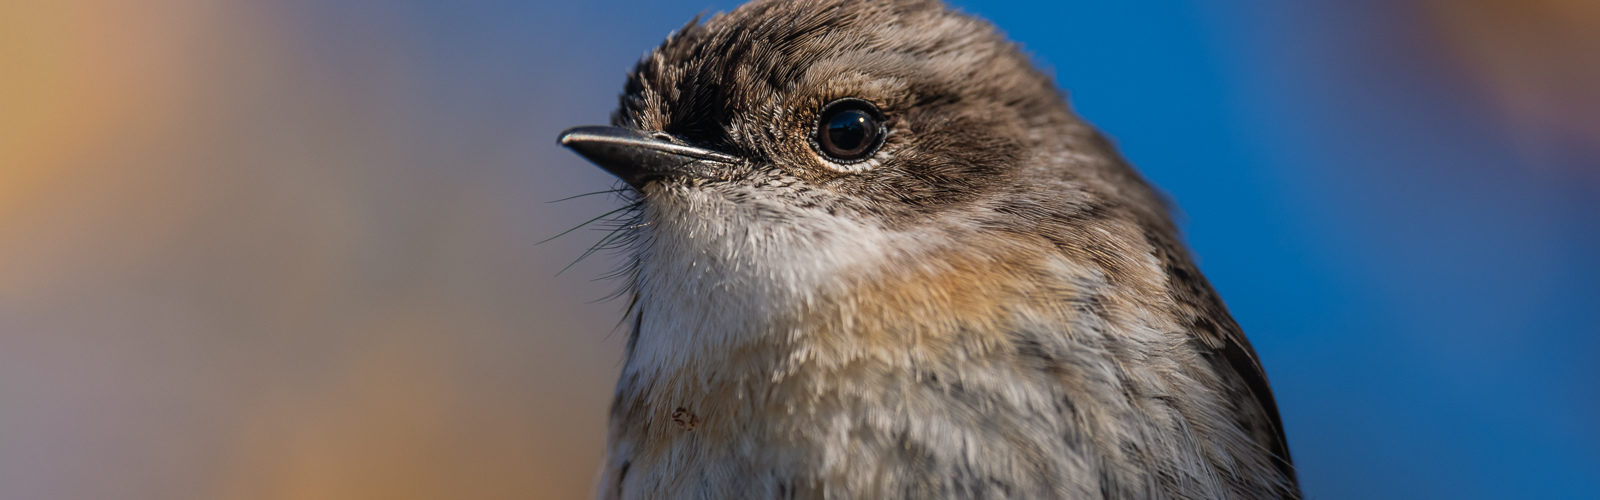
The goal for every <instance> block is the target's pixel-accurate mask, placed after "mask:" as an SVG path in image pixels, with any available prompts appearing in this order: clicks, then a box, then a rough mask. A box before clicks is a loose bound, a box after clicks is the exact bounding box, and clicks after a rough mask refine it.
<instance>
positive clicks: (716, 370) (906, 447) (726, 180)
mask: <svg viewBox="0 0 1600 500" xmlns="http://www.w3.org/2000/svg"><path fill="white" fill-rule="evenodd" d="M845 97H853V98H859V99H864V100H867V101H870V102H873V103H875V104H876V105H877V106H878V107H879V108H881V109H882V111H883V113H884V115H885V116H886V117H887V120H888V122H887V129H888V130H889V136H888V139H887V141H886V143H885V144H884V146H883V148H882V149H881V150H880V151H878V152H877V153H876V155H875V156H873V157H872V158H871V159H870V160H869V161H867V162H864V163H862V164H857V166H851V167H848V168H846V167H842V166H840V165H836V164H833V163H832V162H830V161H829V160H827V159H826V158H824V157H823V156H821V155H819V154H818V153H817V152H816V151H815V150H814V145H813V143H812V142H811V141H810V140H809V137H810V134H811V131H812V130H814V129H815V122H816V120H817V114H818V110H819V109H820V108H821V107H822V106H823V105H824V104H826V103H828V102H831V101H833V100H836V99H840V98H845ZM612 122H613V125H617V126H621V127H627V128H630V129H636V130H644V131H650V132H660V133H664V134H666V136H670V137H672V138H673V140H674V141H681V142H682V143H685V144H690V145H694V146H698V147H703V148H707V149H711V150H715V151H718V152H722V153H725V154H728V155H731V156H732V157H736V158H738V159H739V161H738V162H734V163H729V164H725V165H716V166H714V168H715V169H716V170H715V175H711V176H697V177H684V178H670V177H669V178H665V179H662V180H659V181H655V182H652V183H650V184H648V185H645V186H643V187H642V188H640V189H639V190H638V191H637V192H636V193H634V194H633V196H635V197H637V201H638V202H639V203H638V208H637V210H636V211H635V212H634V213H633V214H632V215H631V218H632V219H631V224H629V225H628V226H627V228H626V229H624V230H625V231H628V232H629V234H628V236H629V237H631V241H632V243H631V245H630V246H629V252H631V253H630V255H631V256H632V257H634V259H633V262H632V266H631V268H630V270H631V272H630V273H628V274H627V275H626V276H627V277H628V278H627V279H629V280H630V282H629V289H630V292H631V295H632V300H633V302H632V304H633V307H632V308H631V311H630V314H635V315H637V317H636V318H635V320H636V322H635V323H634V325H635V326H634V328H633V331H632V332H631V333H630V336H629V340H628V349H627V359H626V361H625V363H624V366H623V369H622V374H621V377H620V380H619V382H618V387H617V394H616V400H615V403H614V405H613V408H612V412H611V424H610V437H609V445H608V450H607V458H606V462H605V464H604V466H603V467H604V470H603V474H602V478H601V481H600V484H599V486H598V488H599V491H598V494H599V496H601V497H603V498H946V497H950V498H1091V497H1106V498H1218V497H1236V498H1270V497H1293V496H1298V487H1297V486H1296V482H1295V478H1294V473H1293V468H1292V466H1291V465H1290V462H1289V457H1288V449H1287V445H1286V443H1285V442H1284V438H1283V433H1282V430H1281V425H1280V423H1279V421H1278V416H1277V410H1276V408H1275V406H1274V403H1273V401H1272V396H1271V394H1270V392H1269V391H1268V388H1267V385H1266V380H1265V377H1264V375H1263V373H1262V370H1261V367H1260V364H1259V362H1258V361H1257V360H1256V358H1255V353H1254V352H1253V351H1252V350H1251V348H1250V346H1249V343H1248V342H1247V341H1246V340H1245V338H1244V336H1243V334H1242V332H1241V331H1240V330H1239V327H1238V326H1237V324H1236V323H1235V322H1234V321H1233V319H1232V318H1231V317H1230V316H1229V315H1228V313H1227V311H1226V309H1225V308H1224V307H1223V305H1222V303H1221V301H1220V300H1219V299H1218V298H1217V297H1216V295H1215V293H1214V292H1213V291H1212V289H1211V287H1210V285H1209V284H1208V283H1207V282H1206V281H1205V278H1204V277H1203V276H1201V274H1200V273H1199V272H1198V271H1197V270H1196V268H1195V266H1194V265H1193V264H1192V263H1191V261H1190V259H1189V256H1188V253H1187V251H1186V250H1184V248H1183V246H1182V244H1181V243H1180V241H1179V239H1178V237H1177V234H1176V230H1175V228H1174V226H1173V224H1172V223H1171V221H1170V220H1169V218H1168V215H1167V208H1166V206H1165V204H1164V203H1163V200H1162V199H1161V197H1160V196H1159V195H1158V194H1156V192H1155V191H1153V190H1152V189H1151V188H1150V187H1149V186H1148V185H1147V184H1146V183H1145V182H1144V181H1143V180H1142V179H1141V177H1140V176H1139V175H1138V174H1137V173H1136V172H1135V171H1134V170H1133V169H1131V168H1130V167H1129V166H1128V165H1127V164H1126V163H1125V162H1124V161H1123V160H1122V159H1121V158H1120V157H1119V156H1118V154H1117V153H1116V152H1115V151H1114V150H1113V148H1112V147H1111V146H1110V144H1109V143H1108V142H1107V141H1106V140H1105V139H1104V138H1103V137H1102V136H1100V135H1099V134H1098V133H1097V132H1095V131H1094V130H1093V129H1092V128H1091V127H1089V126H1088V125H1086V124H1085V123H1083V122H1082V121H1081V120H1080V119H1079V118H1078V117H1076V116H1075V115H1074V114H1073V113H1072V112H1071V111H1070V109H1069V108H1068V107H1067V105H1066V104H1065V102H1064V99H1063V98H1062V96H1061V95H1060V94H1059V93H1058V92H1057V90H1056V89H1055V86H1054V84H1053V83H1052V82H1051V81H1050V79H1049V78H1047V77H1045V76H1043V75H1041V74H1040V73H1039V72H1037V71H1036V70H1034V69H1033V67H1032V66H1031V64H1030V63H1029V61H1028V59H1027V57H1026V56H1024V55H1022V54H1021V53H1020V52H1019V51H1018V50H1017V49H1016V48H1015V47H1014V46H1013V45H1012V44H1011V43H1009V42H1007V41H1005V40H1004V39H1003V38H1002V37H1001V36H1000V35H999V34H997V33H996V32H995V31H994V30H993V28H991V27H990V26H989V25H988V24H986V23H984V22H982V21H979V20H976V19H974V18H971V17H968V16H966V15H963V14H960V13H956V12H953V11H950V10H948V9H947V8H946V7H945V6H943V5H942V4H940V3H938V2H931V1H920V0H895V1H884V2H855V1H835V0H823V1H803V2H767V1H758V2H755V3H752V4H748V5H745V6H743V7H740V8H739V9H737V10H734V11H732V12H730V13H726V14H719V15H717V16H714V17H711V18H710V19H708V20H706V21H705V22H704V23H699V22H691V23H690V24H689V25H687V26H685V27H684V28H682V29H681V30H679V31H677V32H676V33H674V34H673V35H671V36H670V37H669V38H668V39H667V41H666V42H665V43H663V44H662V46H661V47H659V48H657V49H656V50H655V51H653V52H651V53H650V54H648V55H647V56H645V58H644V59H643V60H642V61H641V62H640V63H639V65H638V67H637V68H636V69H635V70H634V72H633V73H632V74H631V75H630V77H629V79H628V83H627V86H626V88H625V90H624V94H623V96H622V104H621V107H620V109H619V110H618V111H617V112H616V113H615V114H614V115H613V118H612ZM708 168H711V167H708Z"/></svg>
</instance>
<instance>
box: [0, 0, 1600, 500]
mask: <svg viewBox="0 0 1600 500" xmlns="http://www.w3.org/2000/svg"><path fill="white" fill-rule="evenodd" d="M957 3H958V5H959V6H960V7H961V8H963V9H965V10H967V11H970V12H973V13H977V14H980V15H982V16H985V17H988V18H990V19H992V20H994V21H996V22H997V23H998V24H999V25H1000V26H1002V27H1003V28H1004V29H1005V30H1006V31H1007V32H1009V33H1010V34H1011V35H1012V36H1013V37H1014V38H1015V39H1016V40H1018V41H1020V42H1021V43H1022V44H1024V46H1025V47H1026V48H1027V49H1028V50H1029V51H1031V52H1032V53H1033V54H1034V55H1035V56H1036V58H1037V59H1038V60H1039V62H1040V63H1041V64H1042V65H1044V66H1045V67H1047V68H1049V70H1050V71H1051V72H1052V73H1053V74H1055V75H1056V76H1057V78H1058V80H1059V83H1060V84H1061V86H1062V87H1063V88H1065V89H1067V90H1068V91H1069V92H1070V95H1071V99H1072V101H1073V102H1074V104H1075V106H1076V107H1077V108H1078V109H1079V110H1080V111H1081V112H1082V114H1084V115H1085V116H1086V117H1087V118H1088V119H1090V120H1091V121H1093V122H1095V123H1097V124H1099V125H1100V126H1102V127H1103V128H1104V129H1105V130H1106V131H1107V132H1108V133H1109V134H1110V135H1111V136H1112V137H1113V138H1114V139H1115V140H1116V141H1117V143H1118V144H1119V145H1120V146H1121V147H1122V148H1123V150H1124V151H1125V152H1126V154H1127V156H1129V157H1130V158H1131V159H1132V160H1133V161H1134V162H1135V163H1136V164H1138V165H1139V166H1140V167H1141V168H1142V169H1143V170H1144V171H1145V172H1146V173H1147V174H1148V176H1149V177H1150V178H1151V179H1153V180H1154V181H1155V182H1156V183H1157V184H1159V185H1160V186H1161V187H1163V188H1164V189H1165V190H1166V191H1167V192H1169V193H1170V194H1171V195H1172V196H1173V197H1174V198H1175V199H1176V200H1177V202H1178V204H1179V205H1180V206H1181V207H1182V209H1183V221H1184V222H1183V225H1184V227H1185V228H1186V230H1187V231H1188V234H1189V240H1190V242H1191V244H1192V246H1193V247H1194V250H1195V252H1196V253H1197V255H1198V258H1199V259H1200V261H1201V264H1202V266H1203V268H1204V270H1205V271H1206V272H1207V274H1208V275H1209V276H1210V277H1211V279H1212V281H1213V283H1214V284H1215V285H1216V287H1217V288H1218V289H1220V291H1221V293H1222V295H1223V296H1224V297H1225V298H1226V299H1227V301H1228V303H1229V305H1230V306H1231V307H1232V309H1233V312H1234V314H1235V315H1236V316H1237V317H1238V319H1239V321H1240V322H1241V323H1242V324H1243V325H1244V326H1245V328H1246V331H1247V332H1249V334H1250V336H1251V338H1252V339H1253V341H1254V343H1255V346H1256V349H1257V350H1258V351H1259V352H1260V354H1261V357H1262V359H1263V360H1264V363H1265V365H1266V367H1267V370H1268V372H1269V373H1270V374H1271V377H1272V383H1273V386H1274V387H1275V389H1276V392H1277V395H1278V401H1279V403H1280V405H1281V407H1282V413H1283V418H1284V422H1285V423H1286V426H1287V427H1288V435H1289V438H1290V441H1291V443H1292V446H1293V451H1294V454H1295V459H1296V461H1297V462H1298V464H1299V467H1300V471H1301V472H1300V474H1301V478H1302V479H1303V482H1304V487H1305V490H1306V492H1307V493H1308V495H1309V496H1311V497H1313V498H1414V497H1426V498H1600V425H1596V424H1597V422H1600V364H1597V363H1596V362H1595V358H1596V356H1597V355H1600V58H1597V57H1596V54H1600V3H1596V2H1593V1H1590V0H1537V1H1532V0H1405V1H1386V0H1354V1H1340V2H1278V1H1271V0H1241V1H1235V2H1204V1H1196V0H1190V1H1184V0H1165V1H1163V0H1150V1H1138V2H1088V1H1066V2H978V1H975V0H971V1H966V0H963V1H959V2H957ZM733 6H734V3H733V2H728V1H722V0H717V1H712V0H680V1H671V2H654V3H633V2H621V1H597V2H568V3H539V2H535V3H527V2H505V1H483V0H469V1H461V2H416V1H376V0H351V1H336V2H310V1H304V0H287V1H281V2H226V1H224V2H217V1H204V0H147V1H141V2H118V1H95V0H65V1H55V2H24V1H11V2H0V498H4V499H8V500H32V499H91V498H93V499H174V498H208V499H209V498H215V499H289V498H294V499H302V498H304V499H323V498H325V499H350V498H384V499H401V498H473V499H476V498H573V497H581V496H585V495H587V492H588V489H589V486H590V484H591V482H592V480H593V477H594V471H595V467H596V465H597V463H598V460H599V453H600V447H601V443H602V441H603V420H604V414H605V405H606V403H607V400H608V394H609V392H610V386H611V383H612V381H613V377H614V376H615V373H616V371H617V370H618V367H619V361H620V359H619V358H620V352H621V340H622V334H621V333H620V331H619V330H617V329H616V328H615V327H616V324H617V321H618V318H619V315H620V310H621V304H620V303H619V302H618V301H601V300H599V299H602V298H603V297H605V296H606V295H607V294H608V293H609V292H611V291H612V290H613V289H614V288H615V286H616V285H617V283H615V282H607V281H604V280H600V281H596V280H595V278H596V277H599V276H601V275H602V274H604V273H606V272H607V271H608V270H610V269H611V268H612V267H613V266H615V265H616V264H617V262H618V259H617V257H616V256H611V255H602V256H597V257H594V258H590V259H586V260H584V261H582V262H580V263H578V264H577V265H575V266H573V267H572V269H570V270H568V271H566V272H565V273H559V274H558V272H559V271H560V270H561V269H562V268H563V267H565V266H567V265H568V264H569V263H570V262H572V261H573V260H574V259H577V258H578V256H579V255H580V254H582V253H583V251H584V249H585V248H587V247H588V245H589V244H591V243H594V242H595V240H597V239H598V238H599V235H600V233H598V232H596V231H584V230H580V231H576V232H574V233H573V234H571V235H568V236H564V237H561V238H557V239H555V240H554V241H552V242H550V243H546V244H542V245H541V244H538V242H539V241H540V240H543V239H545V238H547V237H550V236H552V235H555V234H557V233H559V232H560V231H562V230H564V229H567V228H569V227H572V226H575V225H578V224H579V223H581V222H583V221H585V220H587V219H589V218H590V217H592V216H595V215H598V214H600V213H603V212H605V211H606V210H609V209H610V208H612V207H614V206H616V205H617V201H616V200H615V199H608V198H607V197H606V196H591V197H586V198H579V199H576V200H572V201H564V202H559V203H549V202H550V201H552V200H557V199H560V198H564V197H567V196H571V195H575V194H581V193H586V192H592V191H598V190H602V189H607V188H609V187H611V186H612V185H613V184H612V181H611V180H610V179H609V178H608V177H607V176H605V175H604V174H602V173H600V172H599V171H598V170H596V169H594V168H591V167H588V166H586V165H585V164H584V163H583V162H582V161H580V160H579V159H578V158H577V157H575V156H573V155H571V154H568V153H567V152H564V151H561V150H560V149H559V148H557V147H556V146H555V136H556V134H557V132H559V131H560V130H561V129H562V128H564V127H566V126H568V125H575V124H587V123H599V122H604V121H605V120H606V117H607V116H608V114H609V112H610V110H611V108H612V107H613V105H614V99H615V93H616V91H617V90H618V89H620V86H621V83H622V77H623V73H624V71H625V70H627V69H628V68H629V67H630V66H631V65H632V63H633V62H634V61H635V60H636V59H637V58H638V57H639V56H640V55H641V54H642V53H643V52H644V51H645V50H646V49H648V48H650V47H651V46H653V45H654V44H655V43H657V42H659V41H660V39H661V38H662V37H663V36H664V35H665V34H666V33H667V32H668V31H670V30H671V29H673V28H676V27H678V26H680V25H681V24H682V23H683V22H684V21H686V20H687V19H688V18H689V17H691V16H693V15H694V14H695V13H698V12H714V11H717V10H726V9H730V8H732V7H733Z"/></svg>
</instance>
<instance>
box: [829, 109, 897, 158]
mask: <svg viewBox="0 0 1600 500" xmlns="http://www.w3.org/2000/svg"><path fill="white" fill-rule="evenodd" d="M885 135H887V134H886V133H885V131H884V129H883V113H881V112H879V111H878V107H877V106H873V105H872V103H870V102H867V101H863V100H860V99H840V100H837V101H833V102H832V103H829V104H828V105H827V106H824V107H823V108H822V115H820V116H819V117H818V119H817V132H816V137H815V139H816V145H817V151H819V152H821V153H822V154H823V155H825V156H827V157H828V158H829V159H831V160H833V161H835V162H838V163H855V162H858V161H861V160H865V159H867V158H868V157H871V156H872V153H875V152H877V151H878V147H879V146H882V145H883V138H884V136H885Z"/></svg>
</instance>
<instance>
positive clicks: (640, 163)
mask: <svg viewBox="0 0 1600 500" xmlns="http://www.w3.org/2000/svg"><path fill="white" fill-rule="evenodd" d="M560 141H561V145H562V146H566V147H568V148H571V149H572V150H573V151H574V152H576V153H578V154H579V155H582V156H583V157H584V158H586V159H588V160H589V161H590V162H593V163H594V164H595V165H599V166H600V168H603V169H605V171H607V172H610V173H611V175H615V176H617V177H618V178H620V179H622V180H623V181H624V182H627V183H628V185H630V186H633V187H634V189H642V188H644V185H645V184H648V183H650V181H653V180H656V179H659V178H662V177H668V176H688V177H708V178H714V177H716V176H715V175H712V173H713V172H712V170H711V167H714V166H715V165H717V164H721V165H728V164H732V163H734V162H735V161H736V160H737V159H736V158H734V157H732V156H728V155H725V154H722V153H718V152H716V151H712V150H709V149H701V148H697V147H693V146H685V145H683V144H678V143H676V142H672V141H671V140H670V136H667V135H666V134H661V133H649V132H642V131H638V130H633V129H626V128H621V127H601V126H588V127H572V128H569V129H567V130H566V131H565V132H562V133H561V139H560ZM708 162H709V164H708Z"/></svg>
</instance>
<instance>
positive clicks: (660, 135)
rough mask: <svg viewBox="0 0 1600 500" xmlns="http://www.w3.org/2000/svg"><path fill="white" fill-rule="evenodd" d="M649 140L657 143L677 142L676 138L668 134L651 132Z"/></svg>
mask: <svg viewBox="0 0 1600 500" xmlns="http://www.w3.org/2000/svg"><path fill="white" fill-rule="evenodd" d="M650 138H651V139H655V140H658V141H666V142H671V143H677V142H678V138H676V137H673V136H672V134H668V133H666V132H651V133H650Z"/></svg>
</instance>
